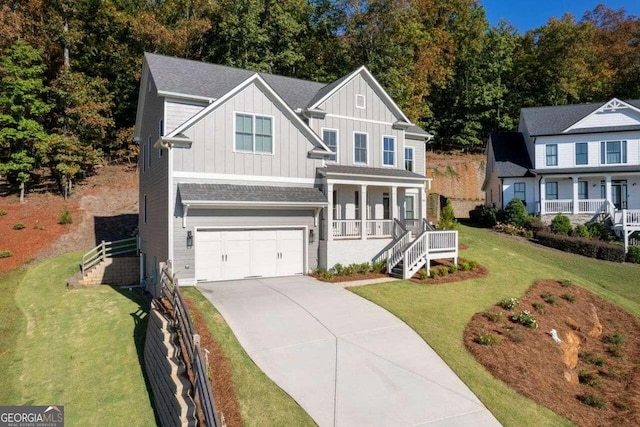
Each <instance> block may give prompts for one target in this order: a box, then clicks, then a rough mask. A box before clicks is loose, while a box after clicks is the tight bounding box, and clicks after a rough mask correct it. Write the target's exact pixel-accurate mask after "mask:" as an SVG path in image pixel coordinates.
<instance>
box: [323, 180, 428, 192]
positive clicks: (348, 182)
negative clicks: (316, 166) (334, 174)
mask: <svg viewBox="0 0 640 427" xmlns="http://www.w3.org/2000/svg"><path fill="white" fill-rule="evenodd" d="M378 178H379V177H378ZM426 181H427V179H426V178H425V179H424V181H423V182H421V183H420V184H419V183H417V182H416V183H412V182H407V181H404V182H403V181H357V180H353V179H335V178H327V179H326V183H328V184H333V185H341V184H342V185H361V184H366V185H367V186H369V187H388V186H389V185H396V186H397V187H398V188H418V189H420V190H424V188H425V182H426Z"/></svg>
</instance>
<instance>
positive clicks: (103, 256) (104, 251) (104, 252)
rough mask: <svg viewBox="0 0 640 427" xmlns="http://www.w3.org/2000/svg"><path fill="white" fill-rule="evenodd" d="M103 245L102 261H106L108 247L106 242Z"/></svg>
mask: <svg viewBox="0 0 640 427" xmlns="http://www.w3.org/2000/svg"><path fill="white" fill-rule="evenodd" d="M101 245H102V259H103V260H105V259H106V258H107V247H106V246H105V244H104V240H103V241H102V243H101Z"/></svg>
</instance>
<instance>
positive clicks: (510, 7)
mask: <svg viewBox="0 0 640 427" xmlns="http://www.w3.org/2000/svg"><path fill="white" fill-rule="evenodd" d="M480 3H481V4H482V6H484V9H485V11H486V13H487V19H488V20H489V23H490V24H491V25H495V24H497V23H498V22H499V21H500V19H501V18H504V19H506V20H507V21H509V22H510V23H511V24H512V25H513V26H514V27H516V28H517V29H518V31H519V32H520V33H525V32H526V31H527V30H531V29H534V28H538V27H541V26H543V25H544V24H546V23H547V22H548V21H549V18H551V17H556V18H561V17H562V15H564V14H565V13H566V12H569V13H571V14H573V15H574V16H575V17H576V19H577V20H580V18H582V15H584V12H586V11H588V10H593V9H594V8H595V7H596V6H597V5H598V4H600V3H604V4H605V5H606V6H607V7H608V8H609V9H614V10H618V9H625V10H626V11H627V14H629V15H636V16H640V0H480Z"/></svg>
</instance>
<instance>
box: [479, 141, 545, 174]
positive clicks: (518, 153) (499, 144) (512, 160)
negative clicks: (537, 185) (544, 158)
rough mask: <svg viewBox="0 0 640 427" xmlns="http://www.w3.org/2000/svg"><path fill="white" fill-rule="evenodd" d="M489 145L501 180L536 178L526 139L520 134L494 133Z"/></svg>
mask: <svg viewBox="0 0 640 427" xmlns="http://www.w3.org/2000/svg"><path fill="white" fill-rule="evenodd" d="M489 144H490V145H491V149H492V151H493V159H494V160H495V169H496V173H497V175H498V177H499V178H516V177H523V176H535V174H534V173H533V172H532V169H533V165H532V163H531V159H530V158H529V152H528V151H527V146H526V145H525V142H524V137H523V136H522V134H521V133H520V132H494V133H492V134H491V135H489Z"/></svg>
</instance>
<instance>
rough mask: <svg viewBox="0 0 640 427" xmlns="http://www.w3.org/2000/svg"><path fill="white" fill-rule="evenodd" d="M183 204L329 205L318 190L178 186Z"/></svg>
mask: <svg viewBox="0 0 640 427" xmlns="http://www.w3.org/2000/svg"><path fill="white" fill-rule="evenodd" d="M178 191H179V192H180V198H181V199H182V201H183V202H186V201H188V202H212V203H213V202H271V203H283V204H286V203H327V198H326V197H325V195H324V194H322V193H321V192H320V190H319V189H317V188H310V187H270V186H261V185H233V184H189V183H183V184H178Z"/></svg>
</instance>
